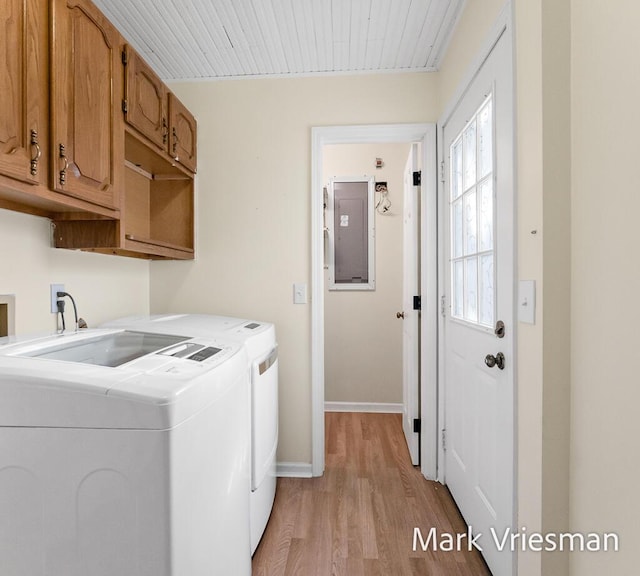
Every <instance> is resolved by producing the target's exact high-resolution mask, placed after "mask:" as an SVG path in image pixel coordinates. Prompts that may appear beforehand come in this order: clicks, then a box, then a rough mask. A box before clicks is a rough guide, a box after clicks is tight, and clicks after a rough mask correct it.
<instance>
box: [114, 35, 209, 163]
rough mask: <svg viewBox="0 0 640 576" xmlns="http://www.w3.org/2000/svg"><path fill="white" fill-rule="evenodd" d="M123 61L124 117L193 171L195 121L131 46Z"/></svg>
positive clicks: (125, 50) (195, 135) (194, 159)
mask: <svg viewBox="0 0 640 576" xmlns="http://www.w3.org/2000/svg"><path fill="white" fill-rule="evenodd" d="M123 62H124V64H125V97H124V102H123V109H124V111H125V114H124V115H125V120H126V121H127V123H128V124H129V125H130V126H132V127H133V128H135V129H136V130H137V131H138V132H139V133H140V134H142V135H143V136H144V137H146V138H147V139H148V140H150V141H151V143H153V144H155V145H156V146H157V147H158V148H160V149H161V150H162V151H163V152H166V153H168V154H169V156H171V157H172V158H173V159H174V160H175V161H177V162H178V163H179V164H181V165H182V166H184V167H185V168H187V169H188V170H190V171H191V172H195V171H196V138H197V128H196V120H195V118H194V117H193V115H192V114H191V113H190V112H189V110H187V108H186V107H185V106H184V104H182V102H180V100H178V99H177V98H176V96H175V95H174V94H172V93H171V92H170V91H169V89H168V88H167V87H166V85H165V84H164V83H163V82H162V80H160V78H159V77H158V75H157V74H156V73H155V72H154V71H153V70H152V68H151V67H150V66H149V65H148V64H147V63H146V62H145V61H144V60H143V58H142V57H141V56H140V55H139V54H138V53H137V52H136V51H135V50H134V49H133V48H131V46H126V47H125V49H124V52H123Z"/></svg>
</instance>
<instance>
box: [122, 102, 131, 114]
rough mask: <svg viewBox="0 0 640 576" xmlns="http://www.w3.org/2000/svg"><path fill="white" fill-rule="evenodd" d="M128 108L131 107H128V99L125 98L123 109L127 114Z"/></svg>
mask: <svg viewBox="0 0 640 576" xmlns="http://www.w3.org/2000/svg"><path fill="white" fill-rule="evenodd" d="M128 109H129V107H128V105H127V101H126V100H123V101H122V111H123V112H124V113H125V114H126V113H127V111H128Z"/></svg>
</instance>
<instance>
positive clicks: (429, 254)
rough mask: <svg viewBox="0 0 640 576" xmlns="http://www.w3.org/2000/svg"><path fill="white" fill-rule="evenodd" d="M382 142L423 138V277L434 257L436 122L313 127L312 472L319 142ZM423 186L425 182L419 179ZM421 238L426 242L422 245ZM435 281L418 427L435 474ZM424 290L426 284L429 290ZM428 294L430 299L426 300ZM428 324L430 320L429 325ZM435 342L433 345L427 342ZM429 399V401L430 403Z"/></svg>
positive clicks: (316, 424)
mask: <svg viewBox="0 0 640 576" xmlns="http://www.w3.org/2000/svg"><path fill="white" fill-rule="evenodd" d="M381 142H397V143H403V142H404V143H407V142H421V143H422V166H423V181H425V182H426V187H425V190H426V192H423V196H424V194H428V195H429V196H431V195H432V196H433V197H429V198H427V201H426V202H424V203H423V206H424V208H423V216H424V214H425V211H427V210H429V211H430V212H429V213H428V214H427V217H426V218H423V219H422V222H421V237H422V238H423V240H422V242H423V245H422V255H421V266H422V268H423V272H422V274H423V278H424V275H425V274H427V272H426V271H425V270H424V268H425V267H426V266H433V268H432V269H433V270H434V269H435V266H436V263H437V259H438V256H437V245H436V243H435V242H434V241H433V239H434V238H436V230H435V225H436V222H437V220H436V218H435V206H436V201H437V194H436V192H437V185H436V184H437V183H436V179H437V171H436V170H435V162H436V159H435V150H436V125H435V124H426V123H425V124H387V125H385V124H375V125H358V126H326V127H315V128H312V129H311V294H312V298H311V461H312V472H313V476H322V473H323V472H324V403H325V400H324V233H323V227H324V223H323V200H324V198H323V192H322V188H323V182H322V147H323V146H325V145H328V144H358V143H381ZM423 186H424V185H423ZM425 242H429V244H428V245H427V246H426V247H425V244H424V243H425ZM435 282H437V280H436V278H435V274H431V275H430V277H427V281H423V284H422V302H423V322H422V325H423V328H422V333H423V345H422V351H423V352H421V361H422V367H423V368H422V383H421V397H422V400H421V406H422V418H423V421H424V422H430V424H431V425H429V426H423V428H422V430H423V432H422V453H423V454H427V457H423V459H422V464H421V471H422V474H423V475H424V476H425V477H427V478H435V477H436V473H437V469H436V464H437V463H436V454H435V453H436V446H437V445H438V431H437V421H436V418H437V406H436V404H435V400H436V399H437V374H438V373H437V363H436V362H435V361H434V359H435V358H436V356H437V344H436V343H437V332H436V328H435V327H436V326H437V322H438V316H437V310H438V304H437V301H435V296H436V294H437V292H436V291H435V290H432V288H433V286H435ZM427 290H430V291H429V292H428V291H427ZM429 299H431V300H433V302H432V301H430V300H429ZM427 326H431V327H432V329H431V330H429V329H428V328H427ZM429 346H431V347H433V349H432V350H431V351H428V350H427V347H429ZM429 402H431V404H428V403H429Z"/></svg>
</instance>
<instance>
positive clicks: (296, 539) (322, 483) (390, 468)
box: [253, 412, 491, 576]
mask: <svg viewBox="0 0 640 576" xmlns="http://www.w3.org/2000/svg"><path fill="white" fill-rule="evenodd" d="M325 424H326V432H325V433H326V439H325V449H326V459H325V468H326V470H325V474H324V476H323V477H322V478H309V479H302V478H280V479H279V480H278V490H277V494H276V501H275V505H274V508H273V512H272V514H271V519H270V521H269V524H268V526H267V529H266V531H265V533H264V536H263V538H262V541H261V543H260V545H259V546H258V549H257V550H256V552H255V554H254V556H253V575H254V576H314V575H315V576H414V575H415V576H418V575H420V576H423V575H424V576H491V573H490V572H489V570H488V569H487V567H486V565H485V563H484V561H483V560H482V557H481V556H480V555H479V553H477V552H476V551H473V552H467V551H466V550H465V551H463V552H458V551H454V552H443V551H441V550H438V551H433V550H431V549H428V550H427V551H423V550H422V548H420V547H419V546H418V548H417V551H413V533H414V528H415V527H418V528H420V530H421V533H422V535H423V538H426V537H427V534H428V532H429V529H430V528H431V527H436V529H437V531H438V533H439V534H442V533H449V534H455V533H466V530H467V528H466V525H465V524H464V521H463V520H462V518H461V516H460V513H459V512H458V509H457V507H456V505H455V503H454V502H453V500H452V498H451V495H450V494H449V491H448V490H447V489H446V488H445V487H444V486H442V485H440V484H438V483H436V482H429V481H427V480H426V479H425V478H424V477H423V476H422V475H421V474H420V471H419V470H418V469H416V468H414V467H413V466H412V465H411V462H410V460H409V454H408V451H407V446H406V443H405V440H404V437H403V434H402V421H401V416H400V415H399V414H352V413H337V412H333V413H331V412H328V413H327V414H326V416H325Z"/></svg>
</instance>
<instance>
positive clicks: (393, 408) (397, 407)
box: [324, 402, 403, 414]
mask: <svg viewBox="0 0 640 576" xmlns="http://www.w3.org/2000/svg"><path fill="white" fill-rule="evenodd" d="M324 411H325V412H380V413H391V414H402V412H403V408H402V404H393V403H383V402H325V403H324Z"/></svg>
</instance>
